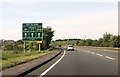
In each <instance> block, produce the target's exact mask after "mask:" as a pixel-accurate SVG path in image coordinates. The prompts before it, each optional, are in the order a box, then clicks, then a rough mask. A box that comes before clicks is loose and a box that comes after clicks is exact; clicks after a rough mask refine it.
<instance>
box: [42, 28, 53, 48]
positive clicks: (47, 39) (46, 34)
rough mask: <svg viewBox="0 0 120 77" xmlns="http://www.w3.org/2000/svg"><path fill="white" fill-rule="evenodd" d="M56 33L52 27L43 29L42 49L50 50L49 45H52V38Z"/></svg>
mask: <svg viewBox="0 0 120 77" xmlns="http://www.w3.org/2000/svg"><path fill="white" fill-rule="evenodd" d="M53 34H54V31H53V30H52V28H51V27H47V28H43V41H44V42H43V44H42V48H43V49H46V48H49V44H50V43H51V40H52V37H53V36H54V35H53Z"/></svg>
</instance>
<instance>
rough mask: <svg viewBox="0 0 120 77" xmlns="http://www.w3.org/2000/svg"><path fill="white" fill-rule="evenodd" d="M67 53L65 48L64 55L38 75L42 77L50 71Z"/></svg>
mask: <svg viewBox="0 0 120 77" xmlns="http://www.w3.org/2000/svg"><path fill="white" fill-rule="evenodd" d="M65 53H66V51H65V50H64V53H63V55H62V56H61V58H60V59H58V60H57V61H56V62H55V63H54V64H53V65H52V66H50V67H49V68H48V69H47V70H45V71H44V72H43V73H42V74H41V75H40V76H38V77H42V76H44V75H45V74H46V73H47V72H49V71H50V70H51V69H52V68H53V67H54V66H55V65H56V64H58V63H59V62H60V61H61V60H62V58H63V57H64V56H65Z"/></svg>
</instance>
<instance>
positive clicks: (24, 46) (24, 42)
mask: <svg viewBox="0 0 120 77" xmlns="http://www.w3.org/2000/svg"><path fill="white" fill-rule="evenodd" d="M25 47H26V45H25V42H24V53H25Z"/></svg>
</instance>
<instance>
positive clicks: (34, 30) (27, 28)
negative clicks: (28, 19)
mask: <svg viewBox="0 0 120 77" xmlns="http://www.w3.org/2000/svg"><path fill="white" fill-rule="evenodd" d="M22 39H23V41H24V52H25V42H26V41H27V42H29V41H32V42H36V41H37V42H38V44H39V51H40V49H41V48H40V44H41V43H42V41H43V28H42V23H23V24H22Z"/></svg>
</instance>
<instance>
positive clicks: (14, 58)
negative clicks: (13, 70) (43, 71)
mask: <svg viewBox="0 0 120 77" xmlns="http://www.w3.org/2000/svg"><path fill="white" fill-rule="evenodd" d="M52 52H53V51H47V50H45V51H41V52H38V51H31V52H26V53H19V54H18V53H13V52H11V51H10V52H9V51H7V52H6V51H5V52H2V61H1V62H2V67H0V68H2V70H4V69H6V68H9V67H13V66H16V65H19V64H22V63H25V62H28V61H31V60H33V59H36V58H40V57H42V56H44V55H47V54H50V53H52ZM1 62H0V63H1Z"/></svg>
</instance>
